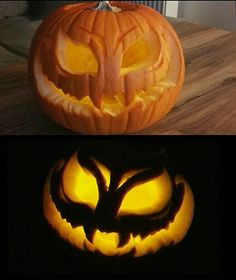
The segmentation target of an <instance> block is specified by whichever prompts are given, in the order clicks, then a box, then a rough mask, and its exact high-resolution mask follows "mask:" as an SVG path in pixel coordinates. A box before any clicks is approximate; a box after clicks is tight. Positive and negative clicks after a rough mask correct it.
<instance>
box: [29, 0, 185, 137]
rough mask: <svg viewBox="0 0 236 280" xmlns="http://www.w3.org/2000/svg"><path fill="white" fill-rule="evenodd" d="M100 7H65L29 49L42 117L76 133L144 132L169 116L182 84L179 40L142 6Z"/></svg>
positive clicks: (48, 20)
mask: <svg viewBox="0 0 236 280" xmlns="http://www.w3.org/2000/svg"><path fill="white" fill-rule="evenodd" d="M100 2H109V1H100ZM95 5H96V3H93V2H92V3H91V2H90V3H83V4H73V5H66V6H64V7H62V8H60V9H58V10H57V11H56V12H54V13H52V14H51V15H49V16H48V17H47V18H46V19H45V21H44V22H43V23H42V24H41V26H40V27H39V29H38V30H37V32H36V34H35V36H34V38H33V41H32V44H31V50H30V59H29V74H30V81H31V84H32V87H33V90H34V92H35V93H36V95H37V97H38V100H39V102H40V104H41V107H42V109H43V110H44V112H45V113H46V114H47V115H48V116H49V117H50V118H51V119H53V120H54V121H56V122H57V123H59V124H61V125H62V126H64V127H67V128H69V129H71V130H74V131H77V132H82V133H88V134H122V133H132V132H136V131H139V130H141V129H144V128H146V127H149V126H151V125H152V124H154V123H155V122H157V121H158V120H160V119H161V118H163V117H164V116H165V115H166V114H167V113H168V112H169V111H170V110H171V108H172V107H173V106H174V104H175V102H176V99H177V97H178V95H179V93H180V90H181V88H182V86H183V82H184V73H185V63H184V56H183V51H182V48H181V45H180V42H179V39H178V36H177V35H176V33H175V31H174V29H173V28H172V27H171V25H170V24H169V23H168V22H167V20H166V19H165V18H164V17H163V16H161V15H160V14H159V13H158V12H156V11H155V10H153V9H151V8H149V7H146V6H144V5H137V4H131V3H127V2H121V1H119V2H113V1H112V2H111V6H110V4H109V3H102V4H101V3H100V5H99V6H98V8H94V7H95ZM104 7H105V9H104Z"/></svg>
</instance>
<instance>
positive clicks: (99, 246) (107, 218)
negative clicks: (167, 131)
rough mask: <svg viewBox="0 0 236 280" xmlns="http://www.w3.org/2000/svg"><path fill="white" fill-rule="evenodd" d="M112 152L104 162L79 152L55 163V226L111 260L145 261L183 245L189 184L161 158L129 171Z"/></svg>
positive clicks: (48, 206) (51, 189) (50, 198)
mask: <svg viewBox="0 0 236 280" xmlns="http://www.w3.org/2000/svg"><path fill="white" fill-rule="evenodd" d="M111 150H112V149H111ZM111 150H110V153H108V154H106V155H105V157H104V156H103V157H102V156H100V155H101V154H100V155H99V154H96V153H92V155H91V153H90V152H88V151H87V150H84V149H79V150H78V151H77V152H75V153H74V154H73V155H72V156H71V157H70V158H69V159H68V160H61V161H58V162H57V163H56V164H55V166H54V167H53V168H52V170H51V172H50V174H49V177H48V179H47V181H46V184H45V189H44V200H43V205H44V214H45V217H46V219H47V220H48V222H49V223H50V224H51V226H52V227H53V228H54V229H55V230H56V231H57V232H58V234H59V235H60V236H61V237H62V238H63V239H65V240H67V241H68V242H69V243H70V244H71V245H73V246H74V247H76V248H78V249H80V250H88V251H91V252H99V253H101V254H103V255H106V256H114V255H124V254H131V255H133V256H135V257H140V256H143V255H145V254H148V253H154V252H156V251H157V250H159V249H160V248H162V247H163V246H169V245H172V244H175V243H178V242H179V241H181V240H182V239H183V238H184V236H185V234H186V233H187V231H188V228H189V226H190V224H191V221H192V216H193V204H194V203H193V196H192V192H191V189H190V187H189V185H188V183H187V182H186V181H185V179H184V178H182V177H181V176H176V177H175V178H172V177H171V176H170V175H169V174H168V171H167V170H166V169H165V168H164V167H163V166H162V164H160V162H158V158H157V161H156V164H153V163H152V164H150V163H149V161H145V162H143V163H139V162H138V164H134V162H132V161H129V162H128V165H130V167H129V168H128V167H127V166H128V165H127V162H126V164H122V156H121V157H120V158H117V157H115V158H113V157H112V153H111ZM126 152H129V151H126ZM109 154H110V159H107V156H108V155H109ZM130 155H131V154H130ZM136 163H137V160H136Z"/></svg>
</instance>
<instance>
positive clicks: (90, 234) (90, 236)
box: [84, 226, 96, 243]
mask: <svg viewBox="0 0 236 280" xmlns="http://www.w3.org/2000/svg"><path fill="white" fill-rule="evenodd" d="M95 231H96V229H95V228H94V227H92V226H84V232H85V235H86V238H87V239H88V241H89V242H91V243H93V237H94V233H95Z"/></svg>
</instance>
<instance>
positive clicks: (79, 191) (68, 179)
mask: <svg viewBox="0 0 236 280" xmlns="http://www.w3.org/2000/svg"><path fill="white" fill-rule="evenodd" d="M92 161H93V162H94V163H95V165H96V166H97V168H98V170H99V171H100V172H101V174H102V177H103V179H104V181H105V186H106V188H107V189H108V187H109V184H110V171H109V170H108V169H107V168H106V167H105V166H104V165H103V164H102V163H100V162H98V161H96V160H95V159H92ZM62 181H63V188H64V192H65V194H66V195H67V197H68V198H69V199H70V200H71V201H73V202H79V203H84V204H87V205H89V206H90V207H91V208H92V209H95V208H96V205H97V203H98V200H99V191H98V182H97V179H96V177H95V176H94V175H93V174H92V173H91V172H90V171H89V170H88V169H86V168H84V167H83V166H81V165H80V164H79V162H78V160H77V153H75V154H74V155H73V156H72V157H71V158H70V160H69V161H68V163H67V164H66V166H65V169H64V172H63V176H62Z"/></svg>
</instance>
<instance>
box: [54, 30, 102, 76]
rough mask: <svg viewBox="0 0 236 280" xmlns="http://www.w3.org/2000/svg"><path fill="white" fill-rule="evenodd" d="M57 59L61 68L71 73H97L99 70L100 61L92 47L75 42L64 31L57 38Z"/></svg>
mask: <svg viewBox="0 0 236 280" xmlns="http://www.w3.org/2000/svg"><path fill="white" fill-rule="evenodd" d="M57 59H58V61H59V64H60V66H61V68H62V69H63V70H65V71H67V72H69V73H70V74H74V75H79V74H91V75H95V74H97V72H98V62H97V59H96V57H95V55H94V53H93V52H92V50H91V49H90V47H88V46H85V45H82V44H75V43H74V42H72V41H71V40H70V39H69V37H68V36H66V35H65V34H63V33H62V32H60V33H59V35H58V40H57Z"/></svg>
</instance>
